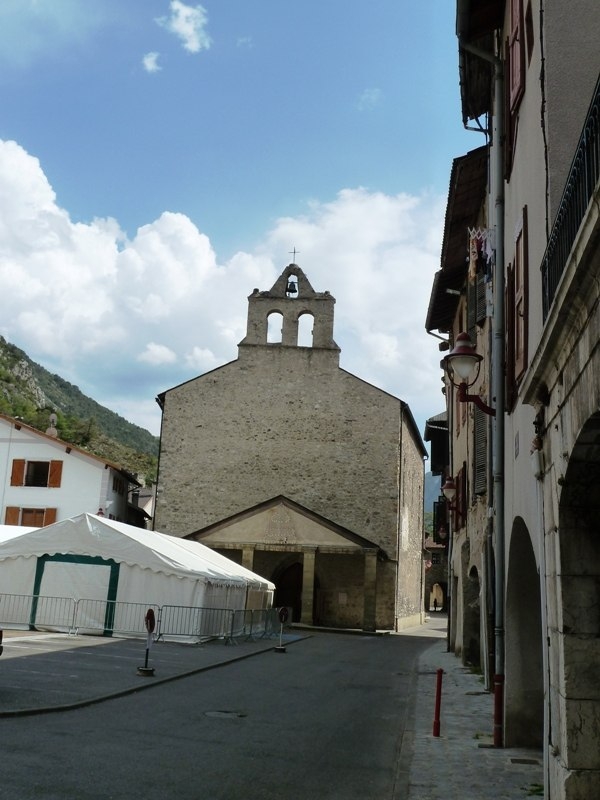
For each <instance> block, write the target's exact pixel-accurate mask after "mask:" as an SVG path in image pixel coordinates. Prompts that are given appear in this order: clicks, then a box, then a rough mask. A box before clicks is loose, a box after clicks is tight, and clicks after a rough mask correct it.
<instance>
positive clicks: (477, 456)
mask: <svg viewBox="0 0 600 800" xmlns="http://www.w3.org/2000/svg"><path fill="white" fill-rule="evenodd" d="M473 422H474V425H473V440H474V441H473V491H474V493H475V494H485V492H486V491H487V414H485V413H484V412H483V411H482V410H481V409H480V408H477V407H475V416H474V418H473Z"/></svg>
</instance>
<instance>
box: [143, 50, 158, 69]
mask: <svg viewBox="0 0 600 800" xmlns="http://www.w3.org/2000/svg"><path fill="white" fill-rule="evenodd" d="M159 57H160V53H154V52H153V53H146V55H145V56H144V57H143V58H142V64H143V66H144V69H145V70H146V72H160V71H161V69H162V67H161V66H160V64H159V63H158V59H159Z"/></svg>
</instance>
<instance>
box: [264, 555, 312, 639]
mask: <svg viewBox="0 0 600 800" xmlns="http://www.w3.org/2000/svg"><path fill="white" fill-rule="evenodd" d="M292 558H293V559H294V560H293V561H292V562H291V563H290V560H289V559H286V561H285V562H284V563H283V564H281V565H280V566H279V568H278V569H276V570H275V572H274V573H273V576H272V578H271V580H272V581H273V583H274V584H275V596H274V600H273V603H274V605H275V606H276V607H279V606H287V607H288V608H291V609H292V619H291V620H290V621H291V622H300V618H301V616H302V576H303V571H304V567H303V564H302V562H301V561H298V560H296V558H297V557H296V556H293V557H292ZM319 588H320V583H319V578H318V577H317V575H315V581H314V592H313V603H312V609H313V612H312V617H313V619H312V623H313V625H319V624H320V621H319V619H318V613H317V602H316V598H317V597H318V595H319Z"/></svg>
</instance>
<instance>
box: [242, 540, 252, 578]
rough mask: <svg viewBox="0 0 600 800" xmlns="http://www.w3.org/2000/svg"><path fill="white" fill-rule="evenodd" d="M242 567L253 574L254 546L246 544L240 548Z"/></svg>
mask: <svg viewBox="0 0 600 800" xmlns="http://www.w3.org/2000/svg"><path fill="white" fill-rule="evenodd" d="M242 567H246V569H249V570H250V571H251V572H254V545H253V544H247V545H244V547H243V548H242Z"/></svg>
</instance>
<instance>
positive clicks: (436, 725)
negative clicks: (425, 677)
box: [433, 667, 444, 736]
mask: <svg viewBox="0 0 600 800" xmlns="http://www.w3.org/2000/svg"><path fill="white" fill-rule="evenodd" d="M443 674H444V670H443V669H441V667H440V669H438V671H437V677H436V682H435V711H434V713H433V735H434V736H439V735H440V708H441V705H442V676H443Z"/></svg>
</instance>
